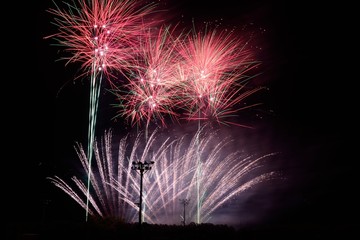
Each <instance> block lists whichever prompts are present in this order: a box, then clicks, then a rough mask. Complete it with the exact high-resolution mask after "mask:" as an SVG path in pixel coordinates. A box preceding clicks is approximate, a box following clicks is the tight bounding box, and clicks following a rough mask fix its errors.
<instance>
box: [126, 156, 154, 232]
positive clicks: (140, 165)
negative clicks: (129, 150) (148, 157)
mask: <svg viewBox="0 0 360 240" xmlns="http://www.w3.org/2000/svg"><path fill="white" fill-rule="evenodd" d="M153 164H154V162H153V161H151V162H147V161H145V162H140V161H137V162H136V161H134V162H132V166H131V169H132V170H138V171H139V173H140V202H139V225H140V226H141V223H142V188H143V176H144V173H146V172H147V171H149V170H151V167H152V165H153Z"/></svg>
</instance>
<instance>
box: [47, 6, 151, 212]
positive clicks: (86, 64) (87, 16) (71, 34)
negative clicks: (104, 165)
mask: <svg viewBox="0 0 360 240" xmlns="http://www.w3.org/2000/svg"><path fill="white" fill-rule="evenodd" d="M54 4H55V6H56V7H55V8H51V9H49V10H48V12H49V13H51V14H53V15H54V16H55V18H54V24H55V25H56V26H57V27H58V30H59V31H58V33H56V34H53V35H50V36H47V37H46V38H53V39H55V40H56V41H57V42H58V45H59V46H63V47H65V49H66V51H67V52H69V53H70V56H68V57H63V59H65V60H67V63H66V64H68V63H70V62H80V63H81V69H82V70H83V73H82V74H80V76H78V77H81V76H90V95H89V97H90V99H89V130H88V153H87V154H88V159H89V171H88V173H89V175H91V169H90V168H91V159H92V154H93V144H94V138H95V126H96V116H97V110H98V101H99V94H100V90H101V89H100V88H101V82H102V80H103V77H106V79H107V80H109V82H110V83H111V81H110V77H111V76H114V73H113V71H120V72H122V71H124V70H126V69H127V68H128V66H129V62H130V60H131V59H132V54H133V52H134V49H136V48H135V47H134V46H136V45H137V41H136V40H137V37H138V36H139V34H141V33H143V31H142V28H143V27H146V28H148V27H150V25H152V24H153V23H154V22H153V21H144V18H145V17H146V16H147V15H149V14H150V13H152V11H153V8H154V5H145V6H141V5H139V3H138V2H136V1H132V0H124V1H109V0H105V1H100V0H91V1H86V0H78V2H73V5H71V4H66V10H63V9H61V8H60V7H59V6H58V5H56V3H55V2H54ZM88 179H89V181H90V176H89V178H88ZM89 184H90V182H89V183H88V185H89ZM88 194H89V193H88ZM87 216H88V212H86V218H87Z"/></svg>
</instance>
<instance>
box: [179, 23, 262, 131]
mask: <svg viewBox="0 0 360 240" xmlns="http://www.w3.org/2000/svg"><path fill="white" fill-rule="evenodd" d="M182 43H183V44H181V45H178V52H179V54H180V55H181V57H182V62H181V67H180V68H178V78H179V79H181V89H182V90H181V98H179V99H178V100H179V102H178V103H177V106H181V107H182V109H183V110H185V116H186V119H187V120H214V121H216V122H218V123H222V124H234V125H241V124H237V123H234V122H230V121H228V120H226V119H227V118H229V117H231V116H234V114H235V113H236V112H238V111H239V110H241V109H244V107H239V108H237V106H238V105H239V103H241V102H242V101H243V100H244V99H245V98H247V97H248V96H250V95H252V94H253V93H255V92H257V91H259V90H260V89H262V88H261V87H257V88H248V86H247V83H248V82H249V81H248V80H250V79H251V78H252V77H254V76H252V77H251V76H250V75H248V73H249V72H250V70H252V69H254V68H256V67H257V66H258V65H259V62H258V61H254V56H253V53H252V51H250V49H249V48H248V41H245V40H243V39H241V38H239V36H237V35H235V32H233V31H226V30H218V29H216V28H214V29H211V30H209V29H207V28H205V30H204V31H203V32H201V31H200V32H195V31H193V32H192V33H190V34H188V35H187V37H186V39H185V40H184V41H183V42H182ZM254 105H256V104H254ZM254 105H252V106H254ZM248 107H250V106H246V107H245V108H248ZM241 126H245V125H241Z"/></svg>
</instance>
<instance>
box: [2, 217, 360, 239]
mask: <svg viewBox="0 0 360 240" xmlns="http://www.w3.org/2000/svg"><path fill="white" fill-rule="evenodd" d="M358 229H359V226H356V225H352V224H346V225H341V226H339V225H333V226H332V225H306V224H304V225H302V224H294V225H290V224H289V225H285V224H284V225H266V226H256V227H246V228H240V229H235V228H233V227H230V226H227V225H214V224H198V225H197V224H194V223H190V224H189V225H186V226H181V225H154V224H146V223H144V224H143V225H142V226H141V228H140V226H139V225H138V224H137V223H133V224H128V223H126V224H125V223H120V222H114V221H100V222H99V221H97V222H88V223H65V222H58V223H51V224H39V223H31V224H30V223H18V224H10V225H9V226H8V233H7V238H8V239H19V240H35V239H51V240H60V239H88V240H112V239H125V240H126V239H129V240H130V239H131V240H134V239H147V240H167V239H169V240H170V239H171V240H182V239H183V240H191V239H196V240H202V239H203V240H205V239H206V240H210V239H222V240H231V239H245V240H248V239H251V240H255V239H278V240H279V239H284V240H285V239H291V240H293V239H356V238H357V237H359V234H358Z"/></svg>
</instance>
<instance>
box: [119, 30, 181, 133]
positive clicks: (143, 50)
mask: <svg viewBox="0 0 360 240" xmlns="http://www.w3.org/2000/svg"><path fill="white" fill-rule="evenodd" d="M175 29H176V26H175V27H171V26H163V27H160V28H159V29H157V30H155V31H154V29H149V32H148V34H147V35H146V36H147V37H145V38H142V39H141V42H140V45H139V46H140V48H139V51H137V52H138V55H137V56H136V57H135V58H134V59H135V60H136V63H135V64H133V65H132V69H131V74H130V76H129V77H128V80H129V82H128V84H125V85H123V86H121V88H119V89H120V90H117V91H116V92H114V93H115V95H116V96H117V98H118V99H119V101H120V104H119V105H117V107H119V108H120V110H119V115H118V116H121V117H125V118H126V119H128V120H129V121H130V122H131V124H132V125H134V124H137V125H141V123H142V120H145V121H146V125H148V124H149V122H150V121H151V120H154V121H155V122H160V123H161V125H163V126H165V125H166V122H165V116H170V117H171V118H172V119H173V120H174V119H176V117H177V116H178V114H177V113H176V112H175V111H174V100H173V98H174V96H176V94H177V91H176V88H177V86H178V82H177V80H178V79H177V78H176V75H175V74H174V73H175V71H174V68H175V66H176V64H177V63H178V59H177V58H178V53H177V52H176V51H175V46H176V44H177V43H178V42H179V41H180V37H174V36H175V34H174V31H175Z"/></svg>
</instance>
